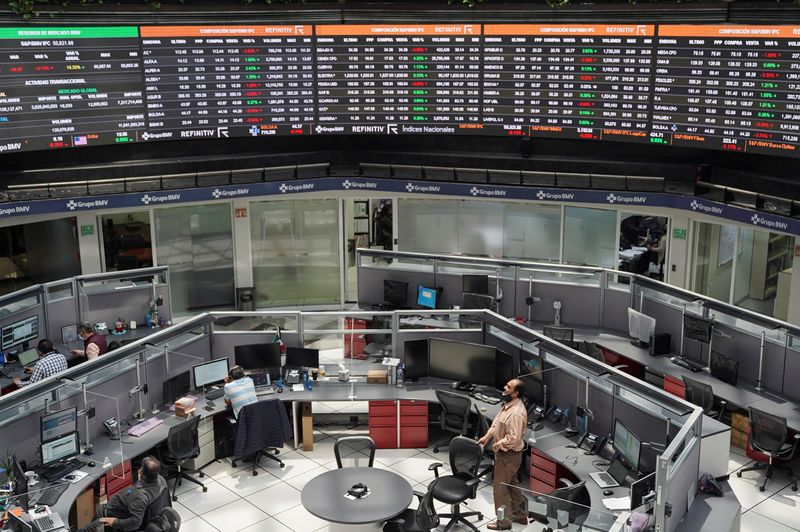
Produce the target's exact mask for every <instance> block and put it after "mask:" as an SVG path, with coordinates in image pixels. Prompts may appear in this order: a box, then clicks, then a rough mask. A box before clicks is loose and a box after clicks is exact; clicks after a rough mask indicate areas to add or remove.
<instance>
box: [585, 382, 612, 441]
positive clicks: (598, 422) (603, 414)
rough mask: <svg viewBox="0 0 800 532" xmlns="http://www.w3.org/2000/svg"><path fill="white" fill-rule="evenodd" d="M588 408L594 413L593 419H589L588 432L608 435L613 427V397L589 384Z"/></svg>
mask: <svg viewBox="0 0 800 532" xmlns="http://www.w3.org/2000/svg"><path fill="white" fill-rule="evenodd" d="M581 389H583V388H581ZM589 409H590V410H591V411H592V412H593V413H594V419H590V420H589V432H591V433H593V434H597V435H598V436H607V435H609V434H610V433H611V431H612V429H613V427H614V397H613V396H612V395H611V394H610V393H608V392H607V391H606V390H604V389H601V388H597V387H595V386H590V387H589Z"/></svg>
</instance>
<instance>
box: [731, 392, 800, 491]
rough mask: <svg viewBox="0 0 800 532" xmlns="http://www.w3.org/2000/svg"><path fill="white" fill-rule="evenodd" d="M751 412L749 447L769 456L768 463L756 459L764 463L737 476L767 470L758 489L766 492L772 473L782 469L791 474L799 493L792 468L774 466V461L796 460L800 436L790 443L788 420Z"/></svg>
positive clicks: (761, 412) (796, 436) (793, 484)
mask: <svg viewBox="0 0 800 532" xmlns="http://www.w3.org/2000/svg"><path fill="white" fill-rule="evenodd" d="M749 410H750V436H749V438H748V445H749V446H750V448H751V449H752V450H754V451H756V452H758V453H761V454H765V455H767V461H766V462H764V461H763V459H760V458H755V460H757V461H761V462H762V463H760V464H756V465H753V466H750V467H745V468H744V469H740V470H739V471H737V472H736V476H737V477H740V478H741V476H742V473H744V472H745V471H759V470H762V469H764V470H766V474H765V475H764V482H762V483H761V486H759V487H758V489H759V490H760V491H764V488H766V486H767V481H768V480H769V479H771V478H772V472H773V471H774V470H775V469H782V470H784V471H786V472H788V473H789V477H790V478H791V479H792V490H794V491H797V479H796V478H795V476H794V472H793V471H792V468H791V467H789V466H787V465H783V464H779V465H775V464H773V460H775V459H778V460H780V461H782V462H786V461H789V460H791V459H792V458H794V455H795V452H796V451H797V443H798V441H799V440H800V434H795V435H794V437H793V438H792V442H791V443H789V430H788V428H787V427H786V419H785V418H782V417H778V416H774V415H772V414H768V413H767V412H764V411H762V410H758V409H756V408H753V407H752V406H751V407H750V408H749Z"/></svg>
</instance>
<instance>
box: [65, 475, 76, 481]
mask: <svg viewBox="0 0 800 532" xmlns="http://www.w3.org/2000/svg"><path fill="white" fill-rule="evenodd" d="M76 478H78V477H76V476H75V475H67V476H65V477H64V480H75V479H76Z"/></svg>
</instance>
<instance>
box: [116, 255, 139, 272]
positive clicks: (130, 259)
mask: <svg viewBox="0 0 800 532" xmlns="http://www.w3.org/2000/svg"><path fill="white" fill-rule="evenodd" d="M116 261H117V270H118V271H122V270H135V269H136V268H138V267H139V259H138V258H136V255H123V254H121V253H120V254H119V255H117V258H116Z"/></svg>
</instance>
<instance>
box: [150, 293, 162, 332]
mask: <svg viewBox="0 0 800 532" xmlns="http://www.w3.org/2000/svg"><path fill="white" fill-rule="evenodd" d="M163 304H164V298H163V297H161V296H155V297H154V298H153V299H151V300H150V303H149V306H150V319H151V320H152V324H153V327H155V328H156V329H158V323H159V321H158V307H160V306H161V305H163Z"/></svg>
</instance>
